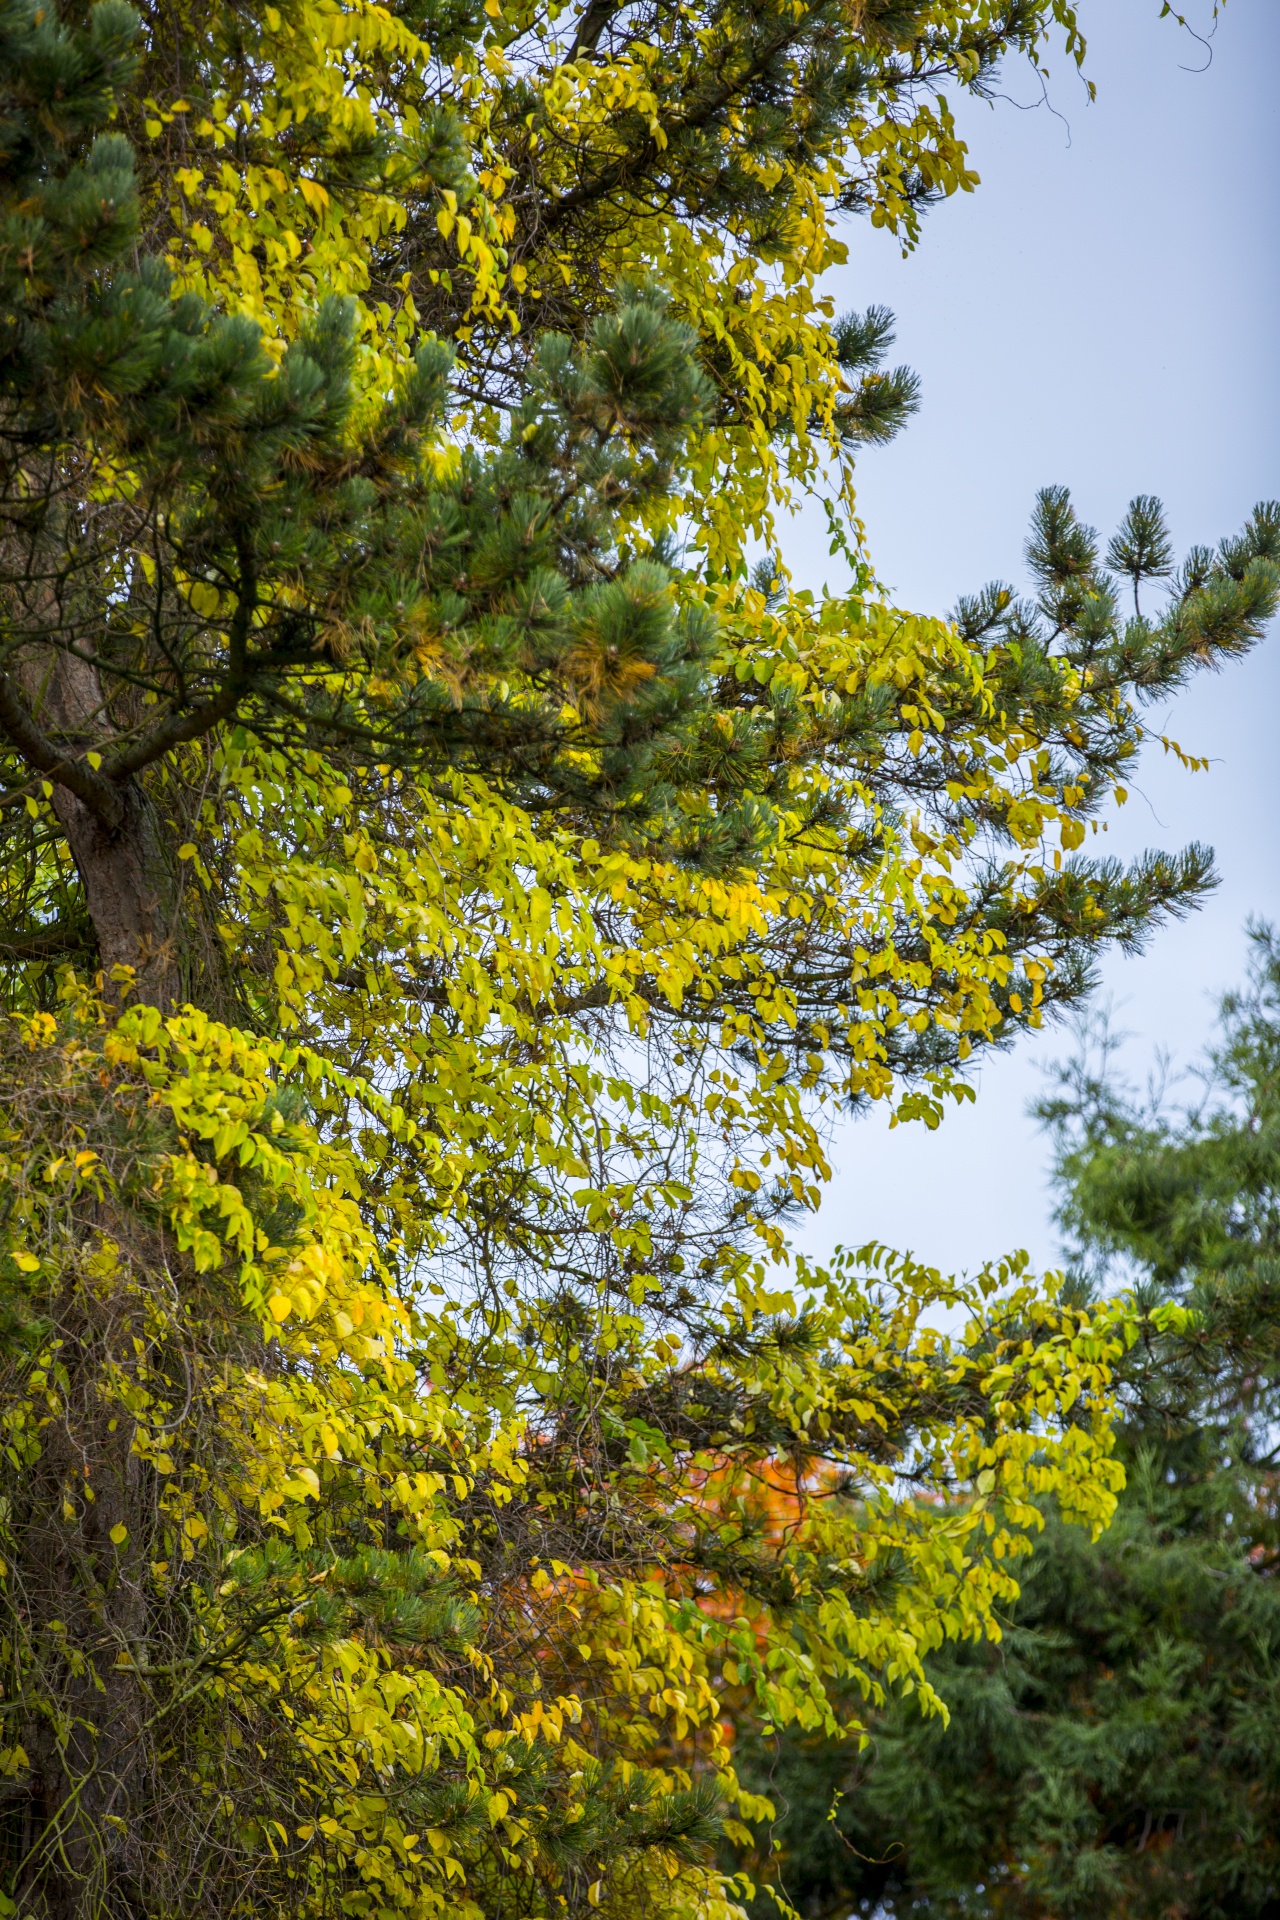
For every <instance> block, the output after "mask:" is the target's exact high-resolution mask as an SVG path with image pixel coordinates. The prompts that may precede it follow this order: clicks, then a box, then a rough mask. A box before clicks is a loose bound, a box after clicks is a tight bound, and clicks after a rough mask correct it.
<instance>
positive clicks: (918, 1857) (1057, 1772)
mask: <svg viewBox="0 0 1280 1920" xmlns="http://www.w3.org/2000/svg"><path fill="white" fill-rule="evenodd" d="M1255 941H1256V944H1255V966H1254V971H1253V977H1252V980H1251V983H1250V985H1249V987H1248V989H1247V990H1246V991H1245V992H1242V993H1240V994H1238V995H1233V996H1231V997H1230V998H1229V999H1228V1000H1227V1001H1226V1002H1225V1003H1224V1007H1223V1029H1222V1038H1221V1041H1220V1043H1219V1045H1218V1046H1217V1048H1216V1049H1215V1051H1214V1053H1213V1055H1212V1058H1211V1061H1210V1063H1209V1068H1208V1071H1207V1073H1206V1076H1205V1082H1204V1086H1203V1089H1202V1092H1201V1094H1200V1095H1199V1097H1198V1098H1197V1099H1196V1100H1195V1101H1194V1103H1193V1104H1192V1105H1191V1106H1190V1107H1189V1108H1187V1109H1185V1110H1182V1111H1177V1110H1174V1111H1170V1110H1168V1109H1161V1108H1160V1107H1158V1106H1148V1105H1144V1104H1138V1103H1135V1102H1134V1101H1132V1100H1130V1099H1128V1098H1126V1097H1124V1096H1122V1094H1121V1093H1119V1092H1118V1091H1117V1089H1116V1087H1115V1086H1114V1084H1113V1083H1112V1081H1111V1079H1110V1078H1109V1076H1108V1074H1107V1072H1106V1071H1105V1065H1106V1057H1107V1052H1108V1049H1107V1048H1106V1047H1105V1046H1104V1048H1103V1063H1104V1071H1102V1072H1101V1073H1093V1072H1090V1071H1089V1069H1088V1067H1087V1065H1086V1064H1085V1063H1084V1062H1080V1063H1077V1064H1076V1066H1074V1067H1073V1068H1072V1069H1070V1070H1069V1071H1068V1072H1067V1073H1065V1074H1064V1076H1063V1080H1062V1084H1061V1087H1060V1089H1059V1090H1058V1092H1057V1093H1056V1094H1055V1096H1054V1097H1053V1098H1052V1099H1050V1100H1047V1101H1045V1103H1044V1104H1043V1107H1042V1112H1043V1115H1044V1117H1045V1118H1046V1120H1047V1121H1049V1123H1050V1124H1051V1125H1052V1126H1053V1128H1054V1129H1055V1134H1056V1142H1057V1159H1056V1167H1057V1175H1058V1179H1059V1182H1060V1183H1061V1189H1062V1195H1063V1201H1062V1214H1061V1217H1062V1220H1063V1222H1064V1224H1065V1225H1066V1227H1067V1229H1068V1231H1069V1232H1070V1234H1071V1237H1072V1240H1073V1242H1074V1250H1075V1257H1076V1265H1077V1270H1078V1272H1079V1273H1080V1274H1081V1275H1082V1276H1085V1277H1084V1278H1083V1279H1082V1281H1081V1284H1082V1285H1085V1286H1088V1287H1090V1288H1094V1287H1100V1286H1103V1285H1105V1284H1106V1283H1107V1281H1108V1280H1109V1279H1110V1280H1114V1279H1116V1278H1126V1279H1130V1280H1131V1281H1132V1282H1133V1284H1134V1285H1135V1288H1136V1291H1137V1293H1138V1296H1139V1297H1140V1298H1142V1299H1143V1300H1144V1301H1146V1302H1148V1303H1150V1302H1152V1301H1155V1300H1162V1299H1169V1298H1176V1299H1178V1300H1181V1301H1183V1302H1184V1303H1185V1304H1187V1305H1188V1306H1190V1307H1192V1308H1193V1309H1194V1311H1195V1314H1196V1319H1195V1322H1194V1323H1193V1325H1192V1326H1191V1327H1190V1328H1189V1329H1188V1330H1187V1331H1186V1332H1184V1333H1182V1334H1179V1335H1177V1336H1174V1337H1166V1338H1163V1339H1156V1340H1152V1339H1149V1338H1145V1337H1144V1338H1143V1339H1142V1340H1141V1341H1140V1342H1139V1343H1138V1344H1137V1346H1135V1348H1134V1349H1133V1350H1132V1351H1131V1352H1130V1353H1129V1355H1128V1356H1127V1357H1126V1360H1125V1362H1124V1363H1123V1365H1122V1369H1121V1378H1122V1395H1123V1404H1124V1409H1125V1412H1124V1419H1123V1422H1122V1425H1121V1429H1120V1442H1119V1451H1120V1457H1121V1458H1122V1459H1123V1461H1124V1464H1125V1467H1126V1471H1127V1475H1128V1484H1127V1486H1126V1488H1125V1491H1124V1493H1123V1494H1122V1496H1121V1500H1120V1507H1119V1510H1118V1513H1117V1515H1116V1519H1115V1521H1114V1523H1113V1524H1112V1526H1111V1527H1110V1528H1109V1530H1108V1531H1107V1532H1106V1533H1105V1534H1104V1535H1103V1536H1102V1537H1101V1538H1100V1539H1099V1540H1097V1541H1096V1542H1094V1543H1092V1544H1091V1543H1090V1542H1089V1541H1088V1540H1087V1539H1086V1538H1084V1537H1083V1536H1082V1535H1081V1534H1080V1533H1079V1532H1078V1530H1075V1529H1072V1528H1070V1527H1064V1526H1063V1525H1062V1524H1061V1521H1060V1519H1059V1518H1058V1517H1057V1516H1056V1515H1055V1514H1054V1512H1053V1511H1052V1508H1051V1507H1050V1508H1049V1509H1048V1510H1047V1512H1046V1527H1045V1531H1044V1533H1043V1535H1042V1536H1041V1538H1040V1541H1039V1542H1038V1544H1037V1546H1036V1548H1035V1552H1034V1554H1033V1556H1032V1559H1031V1562H1030V1565H1029V1567H1028V1568H1027V1570H1026V1572H1025V1575H1024V1577H1023V1581H1022V1587H1023V1591H1022V1596H1021V1598H1020V1599H1019V1601H1018V1602H1017V1604H1016V1606H1015V1607H1014V1608H1013V1609H1012V1610H1011V1614H1010V1617H1009V1620H1008V1624H1007V1626H1006V1629H1005V1633H1004V1636H1003V1638H1002V1640H1001V1641H1000V1642H999V1644H998V1645H994V1646H986V1647H966V1648H963V1649H959V1650H956V1651H954V1652H951V1653H948V1654H947V1655H944V1656H939V1657H938V1659H936V1660H935V1661H934V1662H932V1663H931V1666H930V1672H931V1676H932V1678H933V1679H934V1681H935V1684H936V1685H937V1686H938V1688H939V1690H940V1691H941V1692H942V1694H943V1696H944V1697H945V1699H946V1700H947V1702H948V1705H949V1706H950V1709H951V1722H950V1725H949V1726H948V1727H946V1728H944V1727H942V1726H941V1725H940V1724H939V1723H938V1722H936V1721H935V1722H924V1721H922V1720H921V1719H919V1718H918V1717H917V1716H913V1715H912V1714H911V1712H910V1710H909V1709H894V1710H893V1711H891V1712H890V1713H889V1714H888V1715H886V1716H885V1717H884V1718H882V1719H881V1720H880V1721H879V1722H878V1723H877V1725H876V1726H875V1728H874V1738H873V1742H872V1745H871V1746H870V1747H869V1748H868V1749H867V1750H866V1751H865V1752H863V1753H861V1754H857V1753H853V1752H850V1751H849V1750H848V1749H846V1748H842V1747H840V1746H837V1745H834V1744H832V1743H829V1742H824V1741H822V1740H820V1739H814V1738H805V1737H800V1738H793V1737H787V1736H782V1737H781V1739H780V1741H779V1742H778V1743H777V1747H776V1750H775V1751H770V1748H769V1747H768V1746H767V1745H762V1744H759V1743H758V1742H754V1743H753V1750H752V1768H751V1771H752V1777H753V1778H755V1779H756V1780H757V1781H758V1782H760V1783H761V1785H763V1783H764V1780H765V1779H766V1778H767V1780H768V1788H767V1790H768V1791H769V1792H770V1794H771V1795H772V1796H773V1797H774V1798H775V1799H776V1800H777V1801H778V1802H779V1803H780V1804H781V1806H782V1807H783V1808H785V1810H786V1811H785V1813H784V1815H783V1817H782V1818H781V1819H780V1821H779V1822H778V1825H777V1827H776V1828H775V1830H774V1843H775V1845H776V1847H777V1849H778V1856H777V1861H776V1866H777V1873H778V1881H779V1883H780V1885H782V1886H783V1887H785V1890H786V1893H787V1895H788V1897H789V1898H790V1899H791V1901H792V1902H793V1903H794V1905H795V1906H796V1908H797V1909H798V1910H799V1912H800V1913H801V1914H803V1915H804V1916H805V1920H835V1916H838V1915H843V1914H850V1913H856V1912H865V1913H871V1912H873V1911H875V1910H877V1909H878V1908H880V1909H883V1908H887V1909H888V1910H890V1911H891V1912H895V1913H899V1914H903V1915H905V1914H908V1913H911V1914H937V1915H939V1916H941V1915H960V1914H973V1915H980V1914H990V1915H992V1916H995V1915H1010V1916H1019V1920H1023V1917H1025V1920H1095V1917H1100V1916H1104V1915H1115V1916H1121V1915H1123V1916H1135V1920H1136V1917H1137V1916H1142V1917H1143V1920H1157V1916H1162V1915H1169V1914H1179V1915H1184V1916H1187V1920H1220V1917H1224V1920H1270V1916H1273V1915H1274V1914H1275V1913H1276V1912H1277V1911H1280V1448H1278V1445H1277V1442H1278V1439H1280V1424H1278V1422H1280V942H1277V940H1276V938H1275V936H1274V935H1273V934H1271V933H1270V932H1266V931H1262V932H1259V933H1258V934H1257V935H1256V936H1255ZM740 1758H741V1755H740ZM759 1910H760V1911H761V1912H762V1913H763V1912H767V1911H769V1910H770V1907H769V1903H768V1902H767V1901H763V1900H762V1901H761V1903H760V1907H759Z"/></svg>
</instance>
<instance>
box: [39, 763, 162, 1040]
mask: <svg viewBox="0 0 1280 1920" xmlns="http://www.w3.org/2000/svg"><path fill="white" fill-rule="evenodd" d="M121 800H122V802H123V818H122V820H121V821H120V823H119V824H118V825H117V826H115V827H114V828H108V827H106V826H105V825H104V823H103V822H102V821H101V820H100V819H99V818H98V816H97V815H96V814H95V813H94V812H93V811H92V809H91V808H89V807H87V806H86V805H85V803H84V801H83V800H81V799H79V798H78V797H77V796H76V795H75V794H74V793H70V792H68V791H67V789H66V788H65V787H58V788H55V790H54V801H53V806H54V811H55V812H56V814H57V816H58V819H59V821H60V822H61V824H62V830H63V832H64V833H65V834H66V836H67V844H68V845H69V846H70V848H71V853H72V857H73V858H74V860H75V863H76V866H77V868H78V870H79V873H80V878H81V880H82V881H83V883H84V892H85V904H86V905H87V907H88V909H89V918H90V919H91V920H92V922H93V930H94V933H95V935H96V936H97V942H98V964H99V966H100V967H101V969H102V978H103V988H104V991H105V993H106V995H107V998H108V999H109V1000H117V999H119V997H120V988H121V983H122V980H123V978H124V976H123V975H122V974H121V973H120V972H119V971H118V970H119V969H121V968H126V967H128V968H131V969H132V970H133V979H134V994H135V996H136V998H137V999H139V1000H143V1001H146V1002H147V1004H148V1005H150V1006H153V1007H159V1008H161V1010H162V1011H163V1012H165V1013H167V1012H169V1010H170V1008H171V1006H172V1005H173V1003H174V1002H175V1001H177V1000H180V999H181V998H182V997H183V995H182V979H181V970H180V968H179V964H178V945H179V942H178V928H177V925H176V922H177V918H178V912H179V902H180V895H181V889H180V887H179V885H178V883H177V877H176V875H175V873H174V870H173V867H172V865H171V864H170V862H171V861H172V859H173V855H172V852H171V850H169V849H168V848H166V847H164V845H163V843H162V840H161V836H160V833H159V830H158V822H157V821H156V818H155V810H154V808H153V807H152V806H151V803H150V801H149V800H148V798H147V796H146V794H145V793H144V792H143V790H142V788H141V787H139V786H138V785H137V784H136V782H133V781H131V782H130V783H129V785H128V786H127V787H125V788H124V789H123V791H122V793H121Z"/></svg>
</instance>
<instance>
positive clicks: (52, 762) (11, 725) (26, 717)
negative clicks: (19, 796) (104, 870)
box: [0, 673, 124, 831]
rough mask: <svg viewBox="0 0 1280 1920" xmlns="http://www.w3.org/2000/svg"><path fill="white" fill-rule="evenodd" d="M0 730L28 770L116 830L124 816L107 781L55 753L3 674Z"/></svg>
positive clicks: (121, 804)
mask: <svg viewBox="0 0 1280 1920" xmlns="http://www.w3.org/2000/svg"><path fill="white" fill-rule="evenodd" d="M0 727H3V729H4V731H5V732H6V733H7V734H8V736H9V738H10V740H12V742H13V744H14V746H15V747H16V748H17V749H18V751H19V753H20V754H21V755H22V756H23V758H24V759H25V760H26V762H27V764H28V766H31V767H34V768H35V769H36V771H37V772H38V773H42V774H44V776H45V778H46V779H48V780H52V781H54V782H56V784H57V785H58V786H60V787H66V789H67V790H68V792H69V793H74V794H75V796H76V798H77V799H78V800H82V801H83V802H84V804H85V806H86V807H88V809H89V811H90V812H91V813H92V814H94V815H95V816H96V817H97V818H98V819H99V820H101V822H102V824H103V826H105V827H106V828H107V829H108V831H112V830H114V829H115V828H116V827H118V826H119V824H120V821H121V819H122V818H123V816H124V802H123V801H122V800H121V798H120V795H119V793H118V792H117V791H116V789H115V787H114V786H113V785H112V784H111V781H110V780H109V779H108V778H107V777H106V776H105V775H104V774H102V773H100V772H95V771H94V769H93V768H92V767H91V766H90V765H89V764H88V762H87V761H86V760H84V759H78V760H68V759H67V758H66V757H65V756H64V755H63V754H61V753H59V752H58V749H57V748H56V747H55V746H54V744H53V742H52V740H50V739H49V737H48V736H47V734H44V733H42V732H41V730H40V728H39V727H38V726H37V724H36V721H35V718H34V716H33V715H32V713H31V710H30V708H29V707H28V706H27V705H26V703H25V701H23V700H22V698H21V697H20V696H19V693H18V690H17V688H16V687H15V686H14V684H13V681H12V680H11V679H10V678H9V676H8V674H7V673H0Z"/></svg>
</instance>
